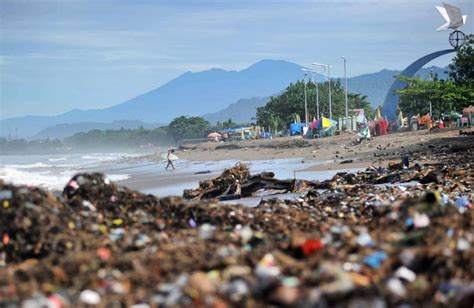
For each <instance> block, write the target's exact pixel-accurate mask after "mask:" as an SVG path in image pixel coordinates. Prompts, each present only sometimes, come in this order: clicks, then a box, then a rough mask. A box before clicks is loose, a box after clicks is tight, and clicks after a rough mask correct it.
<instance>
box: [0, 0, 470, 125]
mask: <svg viewBox="0 0 474 308" xmlns="http://www.w3.org/2000/svg"><path fill="white" fill-rule="evenodd" d="M450 3H452V4H454V5H457V6H459V7H461V9H462V10H463V13H464V14H468V15H469V16H468V23H467V24H466V25H465V26H464V27H463V29H462V30H463V31H464V32H466V33H472V32H474V31H473V22H472V18H474V1H450ZM436 4H438V5H439V4H441V1H430V0H412V1H408V0H407V1H396V0H384V1H377V0H373V1H369V0H359V1H356V0H345V1H342V0H341V1H338V0H336V1H329V0H327V1H298V0H288V1H286V0H280V1H276V0H275V1H273V0H267V1H263V0H248V1H233V0H217V1H190V0H188V1H184V0H170V1H151V0H150V1H141V0H128V1H126V0H123V1H109V0H93V1H83V0H41V1H39V0H38V1H33V0H0V23H1V25H0V40H1V45H0V100H1V110H0V111H1V118H6V117H12V116H20V115H27V114H31V115H53V114H58V113H62V112H66V111H69V110H71V109H74V108H80V109H90V108H104V107H107V106H112V105H115V104H118V103H121V102H123V101H125V100H127V99H130V98H132V97H134V96H136V95H139V94H142V93H144V92H146V91H149V90H151V89H154V88H156V87H158V86H160V85H162V84H163V83H165V82H167V81H169V80H171V79H173V78H175V77H177V76H179V75H181V74H182V73H184V72H186V71H193V72H195V71H201V70H206V69H209V68H215V67H219V68H223V69H229V70H240V69H243V68H245V67H247V66H249V65H251V64H252V63H255V62H257V61H259V60H261V59H284V60H288V61H292V62H296V63H298V64H301V65H309V64H310V63H311V62H315V61H317V62H322V63H330V64H331V65H333V68H332V75H334V76H341V75H342V74H343V66H342V60H341V56H343V55H344V56H346V57H347V59H348V60H347V61H348V62H347V63H348V75H349V76H354V75H360V74H364V73H370V72H375V71H378V70H380V69H383V68H388V69H402V68H404V67H405V66H407V65H408V64H409V63H411V62H412V61H413V60H415V59H417V58H418V57H420V56H423V55H425V54H427V53H430V52H433V51H437V50H441V49H446V48H448V47H449V45H448V43H447V37H448V34H449V32H435V29H436V28H437V27H439V26H440V25H441V24H443V20H442V18H441V16H440V15H439V13H438V12H437V10H436V9H435V7H434V5H436ZM450 60H451V56H445V57H443V58H441V59H439V60H437V61H436V62H434V63H433V64H435V65H446V64H447V63H448V62H449V61H450ZM430 64H431V63H430Z"/></svg>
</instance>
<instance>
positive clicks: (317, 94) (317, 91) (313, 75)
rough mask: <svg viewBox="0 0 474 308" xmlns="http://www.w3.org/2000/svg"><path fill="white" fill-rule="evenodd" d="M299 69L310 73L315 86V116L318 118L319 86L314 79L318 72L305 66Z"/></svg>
mask: <svg viewBox="0 0 474 308" xmlns="http://www.w3.org/2000/svg"><path fill="white" fill-rule="evenodd" d="M301 70H302V71H304V72H310V73H311V76H312V81H313V84H314V85H315V86H316V117H317V118H318V119H319V87H318V82H317V81H316V77H317V74H318V72H317V71H313V70H310V69H306V68H302V69H301Z"/></svg>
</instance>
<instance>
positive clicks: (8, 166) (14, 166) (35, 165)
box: [5, 163, 51, 169]
mask: <svg viewBox="0 0 474 308" xmlns="http://www.w3.org/2000/svg"><path fill="white" fill-rule="evenodd" d="M5 167H7V168H13V169H33V168H51V165H48V164H45V163H34V164H25V165H6V166H5Z"/></svg>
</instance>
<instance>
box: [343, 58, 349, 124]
mask: <svg viewBox="0 0 474 308" xmlns="http://www.w3.org/2000/svg"><path fill="white" fill-rule="evenodd" d="M342 59H343V60H344V83H345V88H346V89H345V96H346V97H345V98H346V119H347V118H348V117H349V107H348V104H347V72H346V57H344V56H342Z"/></svg>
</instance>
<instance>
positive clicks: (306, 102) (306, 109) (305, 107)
mask: <svg viewBox="0 0 474 308" xmlns="http://www.w3.org/2000/svg"><path fill="white" fill-rule="evenodd" d="M307 75H308V74H307V73H304V79H303V81H304V120H305V126H306V125H308V122H309V117H308V97H307V95H306V76H307Z"/></svg>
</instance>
